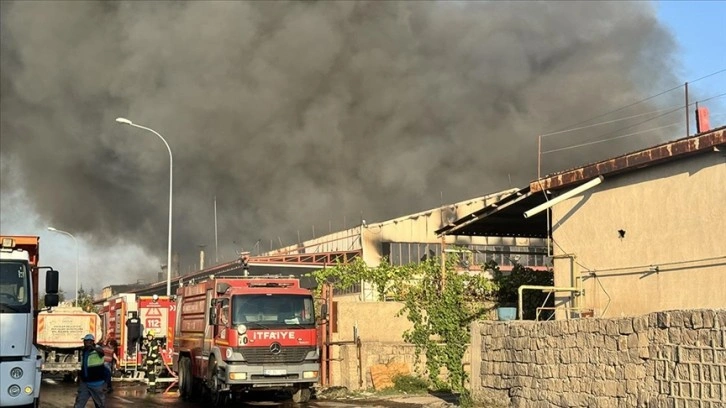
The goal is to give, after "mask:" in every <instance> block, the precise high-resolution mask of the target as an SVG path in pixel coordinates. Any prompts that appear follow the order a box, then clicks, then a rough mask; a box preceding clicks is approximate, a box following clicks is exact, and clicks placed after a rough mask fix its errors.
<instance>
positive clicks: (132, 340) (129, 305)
mask: <svg viewBox="0 0 726 408" xmlns="http://www.w3.org/2000/svg"><path fill="white" fill-rule="evenodd" d="M101 315H102V316H103V321H104V328H105V336H104V337H105V339H107V340H108V339H115V340H116V342H117V343H118V349H117V350H116V355H117V357H118V364H117V368H118V369H119V370H121V372H123V373H125V374H129V375H131V376H132V377H136V371H137V370H138V369H139V368H141V366H142V365H143V353H142V352H141V351H142V350H140V345H141V341H142V339H143V338H145V337H146V334H147V333H149V332H150V331H151V332H152V333H153V334H154V337H155V338H157V339H158V340H159V342H160V343H161V345H162V350H163V351H164V352H163V353H162V356H163V358H164V362H165V363H166V364H169V365H170V364H171V362H172V361H171V350H170V349H169V346H171V345H172V344H174V323H175V322H176V303H175V302H174V301H173V300H172V299H171V298H170V297H168V296H157V295H154V296H138V297H137V296H136V295H135V294H133V293H122V294H119V295H116V296H114V297H112V298H109V299H108V300H107V301H105V302H104V303H103V308H102V311H101ZM134 322H137V323H138V325H136V324H135V323H134ZM135 325H136V327H134V326H135Z"/></svg>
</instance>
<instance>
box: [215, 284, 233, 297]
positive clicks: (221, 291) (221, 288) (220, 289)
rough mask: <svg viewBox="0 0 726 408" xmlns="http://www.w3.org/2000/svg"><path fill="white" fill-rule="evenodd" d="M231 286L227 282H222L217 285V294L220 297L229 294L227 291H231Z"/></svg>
mask: <svg viewBox="0 0 726 408" xmlns="http://www.w3.org/2000/svg"><path fill="white" fill-rule="evenodd" d="M230 287H231V286H230V284H229V283H226V282H220V283H218V284H217V294H218V295H224V293H225V292H227V289H229V288H230Z"/></svg>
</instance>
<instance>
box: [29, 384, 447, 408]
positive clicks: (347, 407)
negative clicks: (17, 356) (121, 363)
mask: <svg viewBox="0 0 726 408" xmlns="http://www.w3.org/2000/svg"><path fill="white" fill-rule="evenodd" d="M76 389H77V388H76V385H75V384H72V383H63V382H60V381H55V380H52V379H46V380H43V385H42V388H41V404H40V407H41V408H68V407H72V406H73V402H74V400H75V396H76ZM86 406H87V407H89V408H92V407H93V402H91V401H89V402H88V404H87V405H86ZM129 406H136V407H139V408H141V407H162V406H164V407H174V408H200V407H205V408H208V407H209V406H210V405H209V404H208V403H206V404H205V403H203V402H197V403H191V402H187V401H182V400H181V398H179V396H178V394H177V392H176V391H171V392H169V393H159V394H147V393H146V387H145V386H144V385H143V384H135V383H114V392H113V393H111V394H108V396H107V398H106V407H107V408H117V407H129ZM227 406H228V407H285V408H287V407H290V408H292V407H296V408H297V407H304V408H354V407H365V408H423V407H430V408H445V407H452V406H453V405H451V404H449V403H447V402H446V401H444V400H443V399H440V398H438V397H434V396H430V395H420V396H410V397H398V398H387V399H380V398H373V397H371V398H368V399H338V400H322V399H321V400H312V401H310V402H309V403H307V404H294V403H293V402H292V401H291V400H290V399H289V398H288V397H286V396H284V395H265V394H260V395H254V396H251V399H250V400H248V401H245V402H235V403H229V404H227Z"/></svg>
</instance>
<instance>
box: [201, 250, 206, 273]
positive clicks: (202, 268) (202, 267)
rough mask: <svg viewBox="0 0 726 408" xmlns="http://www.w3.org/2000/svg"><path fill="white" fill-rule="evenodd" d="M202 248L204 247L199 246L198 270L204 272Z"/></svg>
mask: <svg viewBox="0 0 726 408" xmlns="http://www.w3.org/2000/svg"><path fill="white" fill-rule="evenodd" d="M204 247H206V245H199V270H200V271H201V270H204Z"/></svg>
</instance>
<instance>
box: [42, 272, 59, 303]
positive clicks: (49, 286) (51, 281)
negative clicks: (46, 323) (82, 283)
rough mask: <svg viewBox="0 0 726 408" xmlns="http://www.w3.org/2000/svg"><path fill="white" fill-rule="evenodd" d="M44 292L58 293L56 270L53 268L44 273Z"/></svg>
mask: <svg viewBox="0 0 726 408" xmlns="http://www.w3.org/2000/svg"><path fill="white" fill-rule="evenodd" d="M45 293H50V294H57V293H58V271H56V270H55V269H51V270H49V271H47V272H46V273H45ZM46 304H47V303H46ZM56 305H57V303H56Z"/></svg>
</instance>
